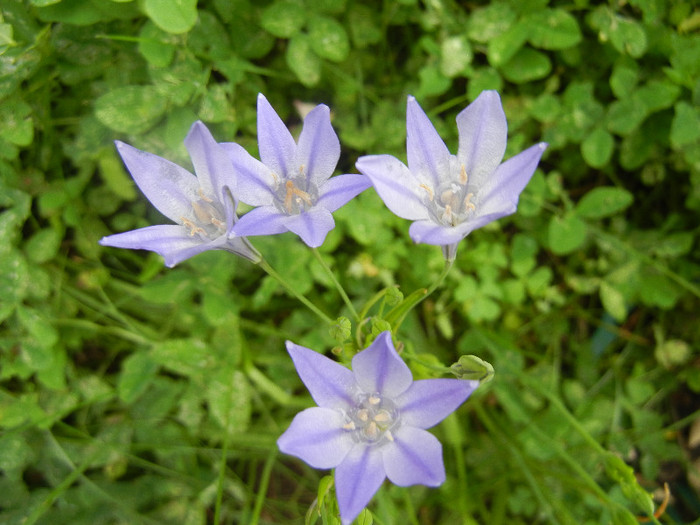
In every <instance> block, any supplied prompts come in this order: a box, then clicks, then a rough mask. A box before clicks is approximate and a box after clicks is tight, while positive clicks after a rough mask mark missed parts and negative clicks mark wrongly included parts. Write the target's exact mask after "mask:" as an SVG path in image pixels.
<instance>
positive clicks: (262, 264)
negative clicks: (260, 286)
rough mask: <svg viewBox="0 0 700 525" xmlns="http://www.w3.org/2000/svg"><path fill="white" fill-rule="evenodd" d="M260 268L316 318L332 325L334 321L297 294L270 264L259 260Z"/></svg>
mask: <svg viewBox="0 0 700 525" xmlns="http://www.w3.org/2000/svg"><path fill="white" fill-rule="evenodd" d="M258 265H259V266H260V268H262V269H263V270H265V272H267V274H268V275H269V276H270V277H272V278H273V279H275V280H276V281H277V282H278V283H280V284H281V285H282V286H284V288H285V289H286V290H287V291H288V292H289V293H291V294H292V295H293V296H294V297H296V298H297V299H298V300H299V301H300V302H301V303H302V304H303V305H304V306H306V307H307V308H308V309H309V310H311V311H312V312H313V313H315V314H316V315H317V316H319V317H320V318H321V319H323V321H324V322H326V323H328V324H333V323H334V321H333V319H331V318H330V317H328V316H327V315H326V314H325V313H323V312H322V311H321V309H320V308H318V307H317V306H316V305H315V304H314V303H312V302H311V301H309V300H308V299H307V298H306V297H304V296H303V295H302V294H300V293H299V292H297V291H296V290H295V289H294V288H293V287H292V286H291V285H290V284H289V283H288V282H287V281H285V280H284V278H283V277H282V276H281V275H280V274H279V273H277V271H276V270H275V269H274V268H273V267H272V266H270V264H269V263H268V262H267V261H266V260H265V259H261V260H260V262H259V263H258Z"/></svg>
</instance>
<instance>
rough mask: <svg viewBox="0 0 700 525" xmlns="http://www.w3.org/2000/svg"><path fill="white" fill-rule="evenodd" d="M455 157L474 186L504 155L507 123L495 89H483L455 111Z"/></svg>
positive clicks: (493, 169)
mask: <svg viewBox="0 0 700 525" xmlns="http://www.w3.org/2000/svg"><path fill="white" fill-rule="evenodd" d="M457 129H458V130H459V150H458V153H457V158H458V159H459V162H460V163H462V164H464V166H465V168H466V170H467V176H468V177H469V180H470V182H471V183H472V184H476V186H477V187H479V186H481V185H482V184H484V183H485V182H486V180H487V178H488V177H490V176H491V175H492V174H493V172H494V171H495V170H496V168H497V167H498V165H499V164H500V163H501V160H502V159H503V154H504V153H505V151H506V142H507V140H508V123H507V122H506V115H505V113H504V112H503V106H502V105H501V97H500V96H499V95H498V92H497V91H483V92H482V93H481V94H480V95H479V96H478V97H477V98H476V100H475V101H474V102H472V103H471V104H469V105H468V106H467V107H466V108H465V109H464V110H462V112H461V113H460V114H459V115H457Z"/></svg>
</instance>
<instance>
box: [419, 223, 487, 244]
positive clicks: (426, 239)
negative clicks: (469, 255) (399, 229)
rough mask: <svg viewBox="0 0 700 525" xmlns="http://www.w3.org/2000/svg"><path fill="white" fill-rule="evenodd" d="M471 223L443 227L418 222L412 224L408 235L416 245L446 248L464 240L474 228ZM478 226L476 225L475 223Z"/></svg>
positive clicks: (436, 224)
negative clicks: (422, 244) (445, 246)
mask: <svg viewBox="0 0 700 525" xmlns="http://www.w3.org/2000/svg"><path fill="white" fill-rule="evenodd" d="M470 224H471V223H466V222H463V223H461V224H458V225H457V226H451V227H450V226H443V225H442V224H438V223H436V222H433V221H417V222H414V223H413V224H411V227H410V228H409V229H408V234H409V235H410V236H411V239H413V242H415V243H424V244H433V245H436V246H444V245H447V244H454V243H457V242H459V241H461V240H462V239H464V237H465V236H466V235H467V234H468V233H469V232H470V231H472V230H473V229H475V228H476V226H475V227H474V228H471V227H470ZM474 224H476V223H474Z"/></svg>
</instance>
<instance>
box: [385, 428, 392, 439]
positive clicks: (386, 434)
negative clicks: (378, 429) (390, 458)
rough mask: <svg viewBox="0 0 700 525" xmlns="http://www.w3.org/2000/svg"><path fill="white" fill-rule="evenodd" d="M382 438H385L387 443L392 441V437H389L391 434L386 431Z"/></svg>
mask: <svg viewBox="0 0 700 525" xmlns="http://www.w3.org/2000/svg"><path fill="white" fill-rule="evenodd" d="M384 437H385V438H387V439H388V440H389V441H394V436H392V435H391V432H389V431H388V430H385V431H384Z"/></svg>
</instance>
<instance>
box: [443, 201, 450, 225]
mask: <svg viewBox="0 0 700 525" xmlns="http://www.w3.org/2000/svg"><path fill="white" fill-rule="evenodd" d="M442 218H443V219H444V220H446V221H451V220H452V206H450V205H449V204H446V205H445V213H443V214H442Z"/></svg>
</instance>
